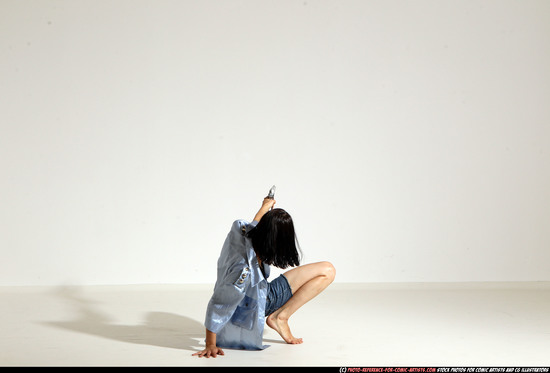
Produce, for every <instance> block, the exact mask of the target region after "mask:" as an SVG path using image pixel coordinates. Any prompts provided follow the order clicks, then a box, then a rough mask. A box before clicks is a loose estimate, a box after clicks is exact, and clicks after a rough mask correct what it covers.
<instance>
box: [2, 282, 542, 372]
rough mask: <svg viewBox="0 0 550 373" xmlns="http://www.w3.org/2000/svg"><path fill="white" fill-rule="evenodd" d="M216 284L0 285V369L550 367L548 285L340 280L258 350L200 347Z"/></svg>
mask: <svg viewBox="0 0 550 373" xmlns="http://www.w3.org/2000/svg"><path fill="white" fill-rule="evenodd" d="M211 291H212V285H128V286H88V287H59V288H49V287H0V335H1V338H0V366H281V365H282V366H347V367H352V366H363V367H365V366H384V367H387V366H456V367H459V366H476V367H477V366H500V367H503V366H549V365H550V283H548V282H538V283H438V284H433V283H431V284H418V283H417V284H341V283H333V284H332V285H331V286H330V287H329V288H328V289H327V290H326V291H325V292H324V293H322V294H321V295H319V296H318V297H317V298H315V299H313V300H312V301H311V302H310V303H308V304H306V305H305V306H304V307H303V308H302V309H301V310H299V311H298V312H297V313H296V314H295V315H294V316H293V317H292V318H291V320H290V326H291V329H292V331H293V334H294V335H295V336H296V337H302V338H303V339H304V343H303V344H302V345H287V344H285V343H284V342H283V341H282V339H281V338H280V337H279V335H278V334H277V333H276V332H274V331H273V330H271V329H269V328H268V327H266V331H265V333H264V342H265V343H266V344H269V345H270V346H271V347H269V348H267V349H266V350H264V351H237V350H225V356H220V357H218V358H216V359H213V358H210V359H205V358H201V359H199V358H197V357H193V356H191V354H192V353H193V352H195V351H197V350H199V349H200V348H201V347H202V346H203V344H204V343H203V340H204V327H203V318H204V311H205V308H206V304H207V302H208V300H209V298H210V294H211Z"/></svg>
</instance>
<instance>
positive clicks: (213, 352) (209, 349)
mask: <svg viewBox="0 0 550 373" xmlns="http://www.w3.org/2000/svg"><path fill="white" fill-rule="evenodd" d="M218 355H225V354H224V353H223V350H222V349H221V348H219V347H218V346H216V345H214V346H206V348H205V349H204V350H202V351H199V352H195V353H194V354H193V355H191V356H198V357H203V356H204V357H206V358H209V357H210V356H212V357H216V356H218Z"/></svg>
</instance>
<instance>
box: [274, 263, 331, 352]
mask: <svg viewBox="0 0 550 373" xmlns="http://www.w3.org/2000/svg"><path fill="white" fill-rule="evenodd" d="M283 275H284V276H285V277H286V279H287V280H288V283H289V285H290V288H291V289H292V294H293V295H292V298H290V299H289V300H288V302H286V303H285V304H284V305H283V306H282V307H281V308H279V309H278V310H276V311H275V312H273V313H272V314H271V315H269V316H268V318H267V320H266V322H267V325H268V326H269V327H270V328H272V329H274V330H276V331H277V333H279V334H280V335H281V337H282V338H283V339H284V340H285V342H286V343H290V344H300V343H302V342H303V341H302V338H295V337H294V336H293V335H292V333H291V332H290V327H289V326H288V319H289V318H290V316H292V314H294V312H296V311H297V310H298V309H299V308H300V307H302V306H303V305H304V304H306V303H307V302H309V301H310V300H311V299H313V298H314V297H316V296H317V295H318V294H319V293H320V292H322V291H323V290H324V289H325V288H326V287H327V286H329V285H330V283H331V282H332V281H333V280H334V276H335V275H336V270H335V269H334V266H333V265H332V264H331V263H329V262H319V263H312V264H306V265H304V266H301V267H297V268H294V269H291V270H290V271H288V272H285V273H284V274H283Z"/></svg>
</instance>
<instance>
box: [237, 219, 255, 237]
mask: <svg viewBox="0 0 550 373" xmlns="http://www.w3.org/2000/svg"><path fill="white" fill-rule="evenodd" d="M256 224H257V222H256V221H252V222H250V221H248V220H244V219H237V220H235V221H234V222H233V224H232V225H231V232H235V233H239V234H244V233H246V232H248V231H249V230H250V229H252V228H253V227H255V226H256Z"/></svg>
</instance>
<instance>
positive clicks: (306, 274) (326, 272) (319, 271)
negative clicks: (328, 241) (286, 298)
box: [283, 262, 335, 293]
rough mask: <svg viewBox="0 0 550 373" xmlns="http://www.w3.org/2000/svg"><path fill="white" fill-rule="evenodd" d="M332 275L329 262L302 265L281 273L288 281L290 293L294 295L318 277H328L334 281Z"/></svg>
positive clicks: (332, 269)
mask: <svg viewBox="0 0 550 373" xmlns="http://www.w3.org/2000/svg"><path fill="white" fill-rule="evenodd" d="M334 274H335V269H334V266H333V265H332V264H331V263H330V262H318V263H311V264H304V265H303V266H299V267H296V268H293V269H291V270H290V271H287V272H285V273H283V275H284V276H285V277H286V279H287V280H288V284H289V285H290V288H291V289H292V293H295V292H296V291H297V290H298V289H300V288H301V287H302V285H304V284H305V283H306V282H308V281H309V280H311V279H313V278H315V277H318V276H327V277H330V278H331V281H332V279H334Z"/></svg>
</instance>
